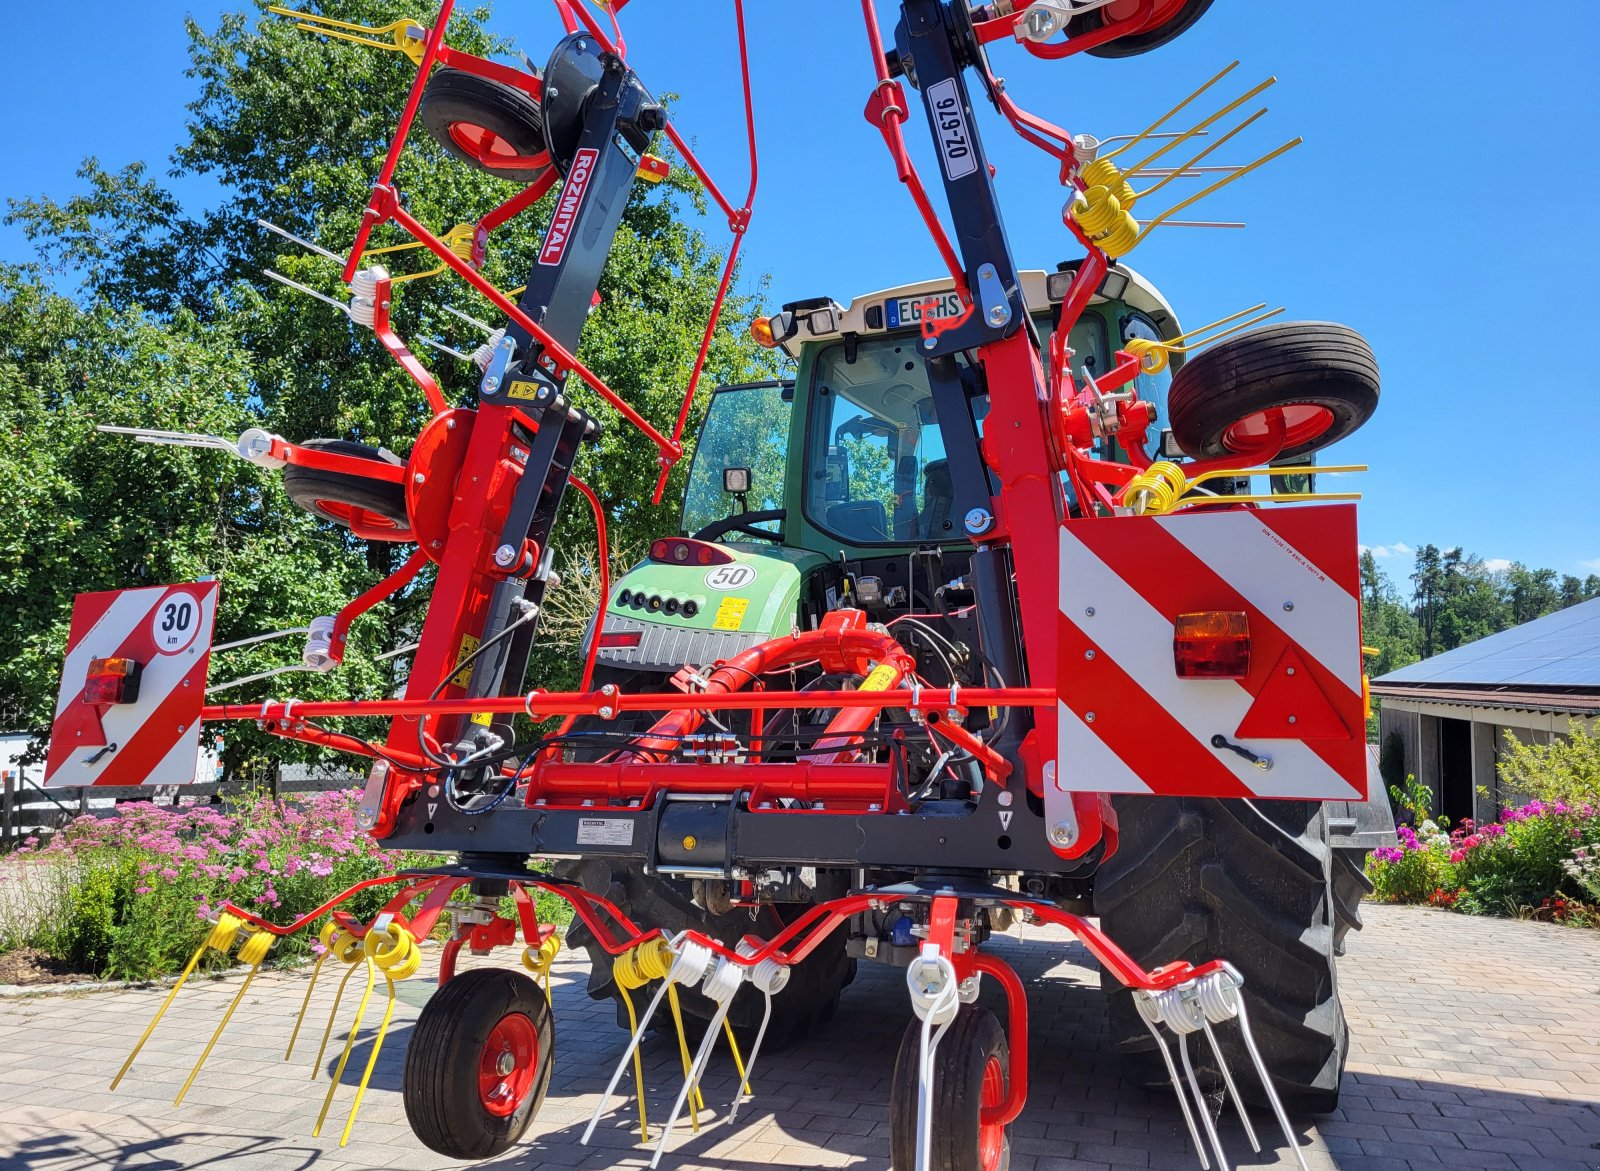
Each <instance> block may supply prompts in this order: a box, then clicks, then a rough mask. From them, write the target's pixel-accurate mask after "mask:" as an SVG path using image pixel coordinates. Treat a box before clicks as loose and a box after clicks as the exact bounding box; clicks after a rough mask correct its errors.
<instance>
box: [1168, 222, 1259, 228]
mask: <svg viewBox="0 0 1600 1171" xmlns="http://www.w3.org/2000/svg"><path fill="white" fill-rule="evenodd" d="M1156 226H1157V227H1161V228H1246V227H1249V226H1250V225H1248V224H1246V223H1245V222H1244V221H1243V220H1162V221H1161V223H1159V224H1157V225H1156Z"/></svg>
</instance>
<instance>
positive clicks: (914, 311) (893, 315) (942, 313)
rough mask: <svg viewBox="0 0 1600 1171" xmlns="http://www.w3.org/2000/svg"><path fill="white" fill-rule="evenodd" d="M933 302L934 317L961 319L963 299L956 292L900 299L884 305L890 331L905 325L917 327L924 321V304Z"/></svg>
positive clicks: (885, 317)
mask: <svg viewBox="0 0 1600 1171" xmlns="http://www.w3.org/2000/svg"><path fill="white" fill-rule="evenodd" d="M924 301H932V302H933V303H934V304H933V311H932V313H931V314H930V316H933V317H959V316H960V315H961V298H960V297H959V296H958V295H957V294H956V293H955V292H953V291H952V292H949V293H929V294H928V295H927V296H923V297H898V298H896V299H895V300H893V301H885V302H884V303H883V319H884V321H885V322H886V323H887V324H888V327H889V328H890V329H899V328H900V327H901V326H903V325H916V324H917V323H918V322H920V321H921V320H922V303H923V302H924Z"/></svg>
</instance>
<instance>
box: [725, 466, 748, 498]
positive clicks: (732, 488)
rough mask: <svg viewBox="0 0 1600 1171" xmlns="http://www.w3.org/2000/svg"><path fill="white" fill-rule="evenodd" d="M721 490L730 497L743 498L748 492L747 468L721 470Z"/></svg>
mask: <svg viewBox="0 0 1600 1171" xmlns="http://www.w3.org/2000/svg"><path fill="white" fill-rule="evenodd" d="M722 490H723V491H724V492H726V493H727V494H728V495H730V496H743V495H745V494H746V493H747V492H749V491H750V469H749V468H723V469H722Z"/></svg>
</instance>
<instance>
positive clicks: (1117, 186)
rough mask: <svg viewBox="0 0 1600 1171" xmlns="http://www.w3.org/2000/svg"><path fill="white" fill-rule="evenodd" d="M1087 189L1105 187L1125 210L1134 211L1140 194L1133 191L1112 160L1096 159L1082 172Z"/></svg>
mask: <svg viewBox="0 0 1600 1171" xmlns="http://www.w3.org/2000/svg"><path fill="white" fill-rule="evenodd" d="M1080 174H1081V176H1082V178H1083V185H1084V186H1085V187H1104V188H1105V189H1106V190H1108V191H1110V192H1111V194H1112V195H1114V196H1116V199H1117V202H1118V203H1120V204H1121V205H1122V206H1123V208H1124V209H1125V210H1128V211H1131V210H1133V205H1134V204H1135V203H1136V202H1138V199H1139V193H1138V192H1137V191H1135V190H1134V189H1133V184H1132V183H1129V182H1128V180H1127V177H1126V176H1125V175H1123V173H1122V170H1121V168H1119V167H1118V166H1117V164H1116V163H1114V162H1112V161H1111V160H1110V159H1095V161H1094V162H1092V163H1090V164H1089V165H1088V166H1087V167H1084V168H1083V170H1082V172H1080Z"/></svg>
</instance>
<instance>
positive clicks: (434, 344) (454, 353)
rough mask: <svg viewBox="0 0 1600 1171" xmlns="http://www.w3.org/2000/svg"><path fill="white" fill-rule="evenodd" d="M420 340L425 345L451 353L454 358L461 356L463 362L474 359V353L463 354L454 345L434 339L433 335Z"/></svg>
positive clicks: (441, 351) (444, 352)
mask: <svg viewBox="0 0 1600 1171" xmlns="http://www.w3.org/2000/svg"><path fill="white" fill-rule="evenodd" d="M419 340H420V341H421V342H422V344H423V345H425V346H432V347H433V348H434V349H436V350H438V351H439V352H440V353H441V354H449V355H450V356H451V357H452V358H460V359H461V360H462V361H463V362H470V361H472V355H471V354H463V353H462V352H461V351H460V350H458V349H456V348H455V347H454V346H447V345H445V344H444V343H443V342H440V341H434V340H433V338H431V337H425V338H421V339H419Z"/></svg>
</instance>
